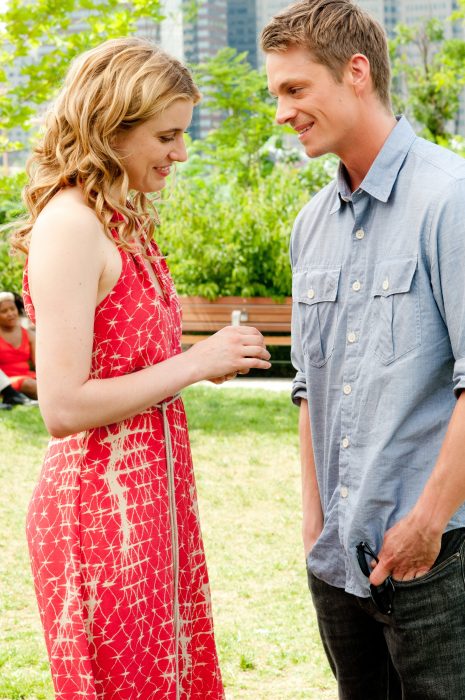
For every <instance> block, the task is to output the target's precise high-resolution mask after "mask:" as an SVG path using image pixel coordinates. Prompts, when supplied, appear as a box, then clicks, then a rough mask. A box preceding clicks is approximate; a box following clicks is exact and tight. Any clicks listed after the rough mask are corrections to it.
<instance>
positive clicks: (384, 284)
mask: <svg viewBox="0 0 465 700" xmlns="http://www.w3.org/2000/svg"><path fill="white" fill-rule="evenodd" d="M383 289H384V291H387V290H388V289H389V280H388V278H387V277H386V279H385V280H383Z"/></svg>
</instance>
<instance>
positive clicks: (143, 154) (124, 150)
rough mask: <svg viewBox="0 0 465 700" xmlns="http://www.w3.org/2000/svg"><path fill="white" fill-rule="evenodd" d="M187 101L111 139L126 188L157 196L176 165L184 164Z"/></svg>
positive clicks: (189, 110) (188, 120) (189, 113)
mask: <svg viewBox="0 0 465 700" xmlns="http://www.w3.org/2000/svg"><path fill="white" fill-rule="evenodd" d="M193 108H194V104H193V102H192V101H191V100H176V102H173V104H171V105H170V106H169V107H168V108H167V109H165V111H164V112H163V113H162V114H159V115H157V116H156V117H152V119H149V120H147V121H146V122H143V123H142V124H139V125H138V126H136V127H134V128H133V129H131V130H130V131H124V132H120V133H119V134H118V135H117V136H116V138H115V143H114V146H115V150H116V151H117V153H118V155H119V156H120V158H121V159H122V161H123V163H124V166H125V169H126V172H127V174H128V178H129V188H130V189H131V190H137V191H138V192H158V191H159V190H162V189H163V187H164V186H165V183H166V178H167V177H168V175H169V174H170V168H171V166H172V164H173V163H175V162H176V161H179V162H181V161H185V160H187V151H186V146H185V144H184V132H185V131H186V129H187V128H188V126H189V124H190V123H191V119H192V110H193Z"/></svg>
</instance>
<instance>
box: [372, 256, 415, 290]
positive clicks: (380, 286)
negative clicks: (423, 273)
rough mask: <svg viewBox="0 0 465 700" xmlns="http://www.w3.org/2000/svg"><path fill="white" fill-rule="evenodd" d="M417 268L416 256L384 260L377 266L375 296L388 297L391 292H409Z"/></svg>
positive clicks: (374, 286)
mask: <svg viewBox="0 0 465 700" xmlns="http://www.w3.org/2000/svg"><path fill="white" fill-rule="evenodd" d="M416 269H417V258H416V257H415V258H402V259H396V260H382V261H381V262H379V263H378V264H377V265H376V267H375V277H374V280H373V289H372V293H373V296H375V297H376V296H381V297H388V296H390V295H391V294H404V293H405V292H408V291H409V290H410V287H411V286H412V280H413V276H414V274H415V270H416Z"/></svg>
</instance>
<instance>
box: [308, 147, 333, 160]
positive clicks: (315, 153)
mask: <svg viewBox="0 0 465 700" xmlns="http://www.w3.org/2000/svg"><path fill="white" fill-rule="evenodd" d="M305 153H306V155H307V156H308V157H309V158H319V157H320V156H325V155H326V154H327V153H329V151H328V150H327V149H326V148H323V147H322V146H315V145H313V144H312V145H308V146H306V147H305Z"/></svg>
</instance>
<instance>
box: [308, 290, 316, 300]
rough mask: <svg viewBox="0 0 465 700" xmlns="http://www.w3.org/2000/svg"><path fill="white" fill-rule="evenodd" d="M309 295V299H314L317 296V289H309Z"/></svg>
mask: <svg viewBox="0 0 465 700" xmlns="http://www.w3.org/2000/svg"><path fill="white" fill-rule="evenodd" d="M307 296H308V298H309V299H314V298H315V290H314V289H309V290H308V292H307Z"/></svg>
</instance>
